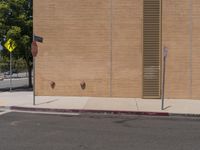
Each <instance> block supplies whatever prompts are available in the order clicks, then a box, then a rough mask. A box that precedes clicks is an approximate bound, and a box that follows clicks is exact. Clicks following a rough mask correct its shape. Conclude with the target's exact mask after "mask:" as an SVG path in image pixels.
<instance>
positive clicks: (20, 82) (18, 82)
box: [0, 78, 28, 91]
mask: <svg viewBox="0 0 200 150" xmlns="http://www.w3.org/2000/svg"><path fill="white" fill-rule="evenodd" d="M25 86H28V78H13V79H12V87H13V88H20V87H25ZM9 89H10V79H4V80H2V81H0V91H4V90H9Z"/></svg>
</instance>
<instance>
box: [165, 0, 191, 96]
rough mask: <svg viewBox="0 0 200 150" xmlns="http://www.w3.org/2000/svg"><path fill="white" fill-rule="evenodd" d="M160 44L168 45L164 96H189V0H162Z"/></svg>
mask: <svg viewBox="0 0 200 150" xmlns="http://www.w3.org/2000/svg"><path fill="white" fill-rule="evenodd" d="M162 27H163V28H162V45H163V46H166V47H168V49H169V52H168V57H167V63H166V64H167V65H166V92H165V93H166V97H167V98H189V97H190V88H191V87H190V68H189V67H190V66H189V61H190V60H189V59H190V56H189V54H190V53H189V50H190V43H189V42H190V39H189V38H190V35H189V29H190V28H189V0H181V1H180V0H163V14H162Z"/></svg>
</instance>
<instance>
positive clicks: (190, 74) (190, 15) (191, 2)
mask: <svg viewBox="0 0 200 150" xmlns="http://www.w3.org/2000/svg"><path fill="white" fill-rule="evenodd" d="M189 5H190V6H189V7H190V8H189V34H190V35H189V38H190V39H189V40H190V47H189V57H190V61H189V68H190V69H189V70H190V71H189V77H190V89H189V92H190V98H192V73H193V71H192V67H193V65H192V55H193V53H192V51H193V47H192V44H193V39H192V38H193V13H192V12H193V0H190V4H189Z"/></svg>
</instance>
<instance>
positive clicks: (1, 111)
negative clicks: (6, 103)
mask: <svg viewBox="0 0 200 150" xmlns="http://www.w3.org/2000/svg"><path fill="white" fill-rule="evenodd" d="M10 112H12V110H0V116H1V115H5V114H7V113H10Z"/></svg>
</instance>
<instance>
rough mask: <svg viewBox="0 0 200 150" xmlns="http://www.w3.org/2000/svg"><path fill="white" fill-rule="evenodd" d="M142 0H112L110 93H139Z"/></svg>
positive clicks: (122, 95) (136, 94)
mask: <svg viewBox="0 0 200 150" xmlns="http://www.w3.org/2000/svg"><path fill="white" fill-rule="evenodd" d="M142 12H143V1H142V0H113V17H112V26H113V27H112V35H113V38H112V39H113V40H112V46H113V47H112V52H113V58H112V60H113V69H112V70H113V71H112V96H114V97H141V96H142V95H141V94H142V83H141V82H142V32H143V28H142V16H143V13H142Z"/></svg>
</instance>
